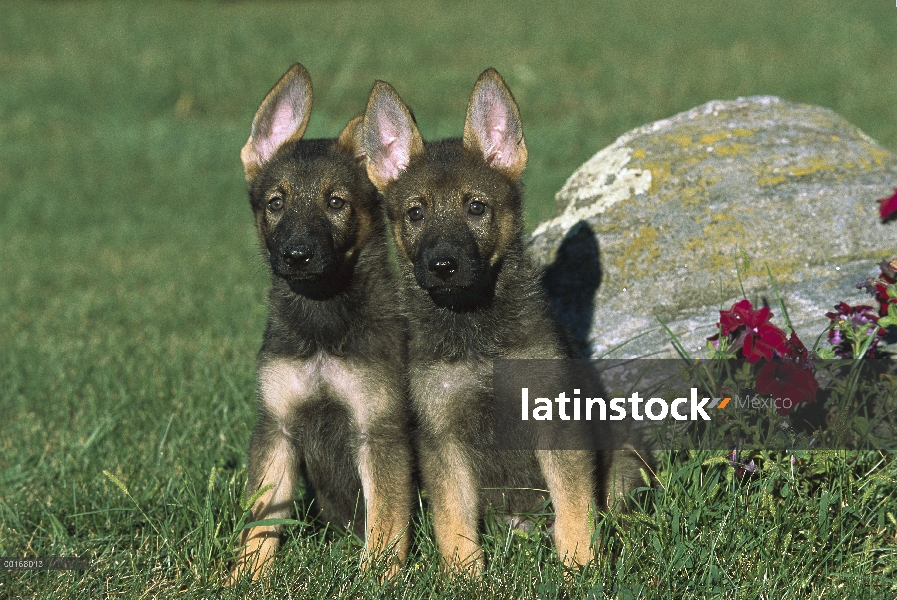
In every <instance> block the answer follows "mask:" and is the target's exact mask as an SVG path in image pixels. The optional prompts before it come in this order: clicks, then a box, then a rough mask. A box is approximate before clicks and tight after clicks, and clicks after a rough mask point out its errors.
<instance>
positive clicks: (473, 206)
mask: <svg viewBox="0 0 897 600" xmlns="http://www.w3.org/2000/svg"><path fill="white" fill-rule="evenodd" d="M467 212H469V213H470V214H472V215H476V216H479V215H481V214H483V213H484V212H486V205H485V204H483V203H482V202H480V201H479V200H474V201H472V202H471V203H470V204H468V205H467Z"/></svg>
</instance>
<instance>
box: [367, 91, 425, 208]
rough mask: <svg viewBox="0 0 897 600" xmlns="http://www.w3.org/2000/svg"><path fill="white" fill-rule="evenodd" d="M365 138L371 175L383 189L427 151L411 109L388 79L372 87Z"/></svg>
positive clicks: (376, 184)
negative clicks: (387, 81)
mask: <svg viewBox="0 0 897 600" xmlns="http://www.w3.org/2000/svg"><path fill="white" fill-rule="evenodd" d="M362 141H363V145H364V152H365V154H367V157H368V177H369V178H370V180H371V182H372V183H373V184H374V186H375V187H376V188H377V189H378V190H380V191H383V189H384V188H386V186H387V185H389V184H390V183H392V182H393V181H395V180H396V179H397V178H398V177H399V175H401V174H402V172H403V171H404V170H405V169H406V168H408V163H409V162H410V161H411V160H412V159H413V158H415V157H416V156H418V155H420V154H422V153H423V151H424V141H423V139H422V138H421V137H420V132H419V131H418V130H417V125H415V124H414V118H413V117H412V116H411V112H410V111H409V110H408V107H407V106H405V103H404V102H402V99H401V98H399V95H398V94H397V93H396V91H395V90H394V89H393V88H392V86H391V85H389V84H388V83H386V82H385V81H378V82H377V83H375V84H374V89H372V90H371V96H370V98H368V107H367V110H366V111H365V113H364V128H363V135H362Z"/></svg>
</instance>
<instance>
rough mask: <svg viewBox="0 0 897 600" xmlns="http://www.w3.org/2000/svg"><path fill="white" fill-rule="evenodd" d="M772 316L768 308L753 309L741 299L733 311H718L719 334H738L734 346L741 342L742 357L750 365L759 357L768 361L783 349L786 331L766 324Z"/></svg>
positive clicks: (733, 307)
mask: <svg viewBox="0 0 897 600" xmlns="http://www.w3.org/2000/svg"><path fill="white" fill-rule="evenodd" d="M771 316H772V313H771V312H770V310H769V307H768V306H764V307H763V308H761V309H760V310H754V307H753V306H752V305H751V303H750V301H749V300H741V301H739V302H736V303H735V304H734V305H733V306H732V310H721V311H719V327H720V334H721V335H729V334H733V333H736V332H738V333H739V335H738V337H737V338H736V340H735V343H734V344H733V346H737V345H738V344H739V343H742V352H743V353H744V358H745V360H747V361H748V362H749V363H755V362H757V361H758V360H760V359H761V358H767V359H770V358H772V357H773V354H776V353H778V354H781V353H782V352H784V350H785V332H784V331H782V330H781V329H779V328H778V327H776V326H775V325H773V324H771V323H770V322H769V318H770V317H771ZM742 327H743V328H744V329H743V330H742V329H741V328H742Z"/></svg>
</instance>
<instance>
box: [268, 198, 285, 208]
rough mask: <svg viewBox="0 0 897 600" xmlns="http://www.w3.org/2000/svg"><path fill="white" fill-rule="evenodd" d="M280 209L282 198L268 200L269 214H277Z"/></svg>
mask: <svg viewBox="0 0 897 600" xmlns="http://www.w3.org/2000/svg"><path fill="white" fill-rule="evenodd" d="M281 208H283V198H281V197H279V196H274V197H273V198H271V199H270V200H268V210H270V211H271V212H277V211H279V210H280V209H281Z"/></svg>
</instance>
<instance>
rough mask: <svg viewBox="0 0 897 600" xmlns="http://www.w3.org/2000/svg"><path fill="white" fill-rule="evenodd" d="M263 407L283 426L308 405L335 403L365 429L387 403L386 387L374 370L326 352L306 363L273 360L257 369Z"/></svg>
mask: <svg viewBox="0 0 897 600" xmlns="http://www.w3.org/2000/svg"><path fill="white" fill-rule="evenodd" d="M258 382H259V394H260V396H261V401H262V404H263V405H264V407H265V408H266V409H267V410H268V411H269V412H270V413H271V415H273V416H274V417H275V418H276V419H277V420H278V421H279V422H280V423H281V424H286V423H289V422H290V418H291V415H292V414H293V413H294V412H295V411H296V410H297V409H299V408H300V407H302V406H303V405H305V404H307V403H309V402H322V401H325V400H330V401H335V402H337V403H339V404H342V405H343V406H345V407H346V408H347V409H348V411H349V413H350V414H351V415H352V416H353V418H354V421H355V422H356V423H357V424H358V425H359V426H363V425H364V424H366V423H368V422H369V421H370V419H371V415H372V414H374V413H376V412H377V410H378V409H379V408H380V407H382V406H383V404H384V403H385V402H386V401H387V398H388V396H387V386H386V385H384V382H382V381H380V380H379V378H378V377H377V376H376V374H375V373H374V372H373V370H372V369H369V368H366V367H365V366H364V365H360V364H354V363H352V362H350V361H348V360H345V359H342V358H338V357H334V356H331V355H328V354H326V353H318V354H316V355H314V356H313V357H311V358H310V359H306V360H298V359H274V360H271V361H268V362H266V363H264V364H261V365H259V368H258Z"/></svg>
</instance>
